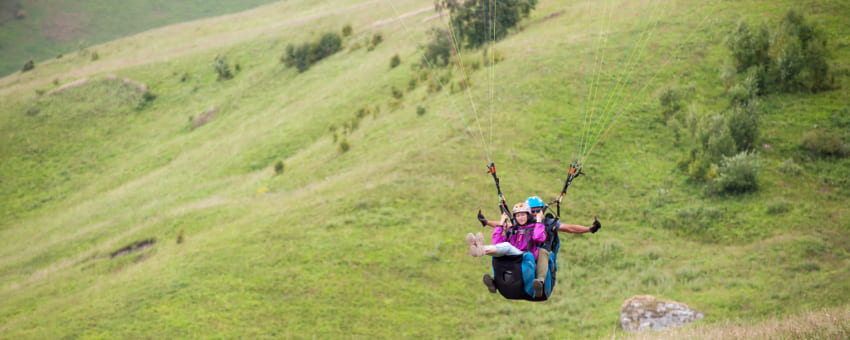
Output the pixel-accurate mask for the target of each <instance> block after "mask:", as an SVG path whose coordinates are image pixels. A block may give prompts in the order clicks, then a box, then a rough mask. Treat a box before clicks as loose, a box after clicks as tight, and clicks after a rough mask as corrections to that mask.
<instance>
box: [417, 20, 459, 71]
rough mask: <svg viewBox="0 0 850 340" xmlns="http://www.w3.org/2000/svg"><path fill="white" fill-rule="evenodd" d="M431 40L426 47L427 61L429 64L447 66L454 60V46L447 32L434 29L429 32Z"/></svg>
mask: <svg viewBox="0 0 850 340" xmlns="http://www.w3.org/2000/svg"><path fill="white" fill-rule="evenodd" d="M429 35H430V36H431V40H430V41H429V42H428V44H427V45H425V51H424V54H425V59H426V60H427V62H428V63H431V64H434V65H437V66H445V65H448V64H449V60H451V58H452V45H451V42H450V41H449V37H448V33H447V31H446V30H443V29H439V28H436V27H435V28H432V29H431V31H430V32H429Z"/></svg>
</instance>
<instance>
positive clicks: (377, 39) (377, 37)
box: [369, 32, 384, 48]
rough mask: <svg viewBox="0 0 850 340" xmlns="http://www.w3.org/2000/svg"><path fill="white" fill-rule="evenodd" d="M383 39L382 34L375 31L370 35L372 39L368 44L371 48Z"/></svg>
mask: <svg viewBox="0 0 850 340" xmlns="http://www.w3.org/2000/svg"><path fill="white" fill-rule="evenodd" d="M383 41H384V35H383V34H381V32H378V33H375V34H374V35H372V41H371V42H370V43H369V46H370V47H372V48H375V47H377V46H378V45H380V44H381V42H383Z"/></svg>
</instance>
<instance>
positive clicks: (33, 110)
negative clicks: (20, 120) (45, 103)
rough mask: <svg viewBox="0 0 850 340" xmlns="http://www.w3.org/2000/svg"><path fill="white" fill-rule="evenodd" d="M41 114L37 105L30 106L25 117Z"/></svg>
mask: <svg viewBox="0 0 850 340" xmlns="http://www.w3.org/2000/svg"><path fill="white" fill-rule="evenodd" d="M39 112H41V108H40V107H38V105H34V106H31V107H30V108H29V109H27V116H35V115H37V114H39Z"/></svg>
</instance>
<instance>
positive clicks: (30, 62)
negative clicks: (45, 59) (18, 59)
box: [21, 59, 35, 72]
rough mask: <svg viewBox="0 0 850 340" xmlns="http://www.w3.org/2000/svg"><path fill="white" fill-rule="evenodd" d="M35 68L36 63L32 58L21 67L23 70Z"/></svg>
mask: <svg viewBox="0 0 850 340" xmlns="http://www.w3.org/2000/svg"><path fill="white" fill-rule="evenodd" d="M34 68H35V63H34V62H33V61H32V59H30V60H29V61H27V62H26V63H24V67H22V68H21V72H26V71H29V70H32V69H34Z"/></svg>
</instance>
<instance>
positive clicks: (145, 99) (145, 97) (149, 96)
mask: <svg viewBox="0 0 850 340" xmlns="http://www.w3.org/2000/svg"><path fill="white" fill-rule="evenodd" d="M154 99H156V95H155V94H153V92H151V91H145V92H144V93H142V96H141V97H140V98H139V101H138V102H137V103H136V110H141V109H144V108H145V107H146V106H148V104H150V102H152V101H153V100H154Z"/></svg>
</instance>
